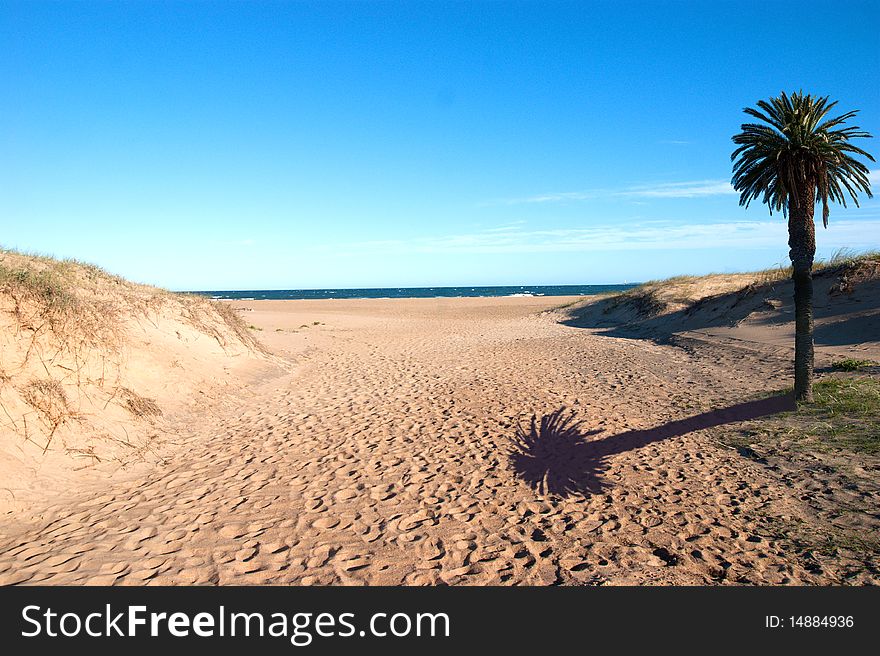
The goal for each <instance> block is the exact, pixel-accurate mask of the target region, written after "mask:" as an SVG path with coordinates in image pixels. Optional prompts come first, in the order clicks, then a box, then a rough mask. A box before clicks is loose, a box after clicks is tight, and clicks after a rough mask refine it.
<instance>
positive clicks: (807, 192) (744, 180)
mask: <svg viewBox="0 0 880 656" xmlns="http://www.w3.org/2000/svg"><path fill="white" fill-rule="evenodd" d="M836 105H837V101H829V98H828V96H812V95H810V94H804V93H803V92H802V91H798V92H794V93H792V94H790V95H789V94H786V93H785V92H782V93H780V94H779V96H777V97H775V98H770V99H768V100H759V101H758V102H756V103H755V107H746V108H744V109H743V112H744V113H745V114H747V115H748V116H750V117H752V118H754V119H757V120H758V121H760V122H759V123H743V124H742V126H741V127H740V130H741V132H740V133H739V134H736V135H734V136H733V138H732V140H733V143H734V144H736V146H737V148H736V149H735V150H734V151H733V153H732V154H731V155H730V159H731V161H732V162H733V178H732V180H731V182H732V184H733V188H734V189H735V190H736V191H738V192H739V193H740V196H739V203H740V205H743V206H745V207H748V206H749V204H750V203H751V202H752V201H753V200H756V199H758V198H760V199H761V202H762V203H764V204H766V205H767V207H768V209H769V210H770V213H771V214H772V213H773V211H774V210H775V211H780V210H781V211H782V212H783V213H784V214H787V211H788V210H789V209H795V208H798V209H800V208H801V203H802V202H809V199H813V200H814V201H815V202H816V203H821V204H822V223H823V225H825V226H826V227H827V226H828V216H829V207H828V206H829V203H838V204H841V205H843V206H844V207H846V203H847V198H849V199H851V200H852V201H853V202H854V203H855V205H856V206H858V202H859V201H858V194H859V193H860V192H861V193H864V194H865V195H867V196H868V197H869V198H871V197H872V194H871V185H870V180H869V174H870V171H869V170H868V167H867V166H865V164H863V163H862V162H860V161H859V160H857V159H856V158H855V157H856V156H858V157H864V158H866V159H868V160H870V161H872V162H873V161H874V158H873V157H872V156H871V155H870V154H869V153H868V152H866V151H865V150H863V149H862V148H859V147H858V146H856V145H854V144H852V143H851V140H853V139H864V138H870V137H871V135H870V134H868V133H867V132H865V131H863V130H862V129H861V128H859V127H858V126H846V127H844V124H845V123H846V122H847V121H848V120H850V119H852V118H853V117H855V116H856V115H857V114H858V110H853V111H849V112H845V113H843V114H840V115H839V116H836V117H833V118H827V117H828V115H829V113H830V111H831V110H832V109H833V108H834V107H835V106H836Z"/></svg>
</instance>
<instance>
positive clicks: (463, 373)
mask: <svg viewBox="0 0 880 656" xmlns="http://www.w3.org/2000/svg"><path fill="white" fill-rule="evenodd" d="M576 300H577V299H570V298H491V299H395V300H351V301H262V302H233V303H231V306H232V307H234V308H237V311H238V312H240V313H241V314H242V316H244V317H245V319H246V322H247V323H252V324H253V325H254V326H256V327H258V328H260V329H261V330H260V331H259V332H258V334H259V336H260V339H261V340H262V341H263V343H265V345H266V346H267V347H268V349H269V350H270V351H272V352H273V353H274V354H275V357H276V359H277V360H276V361H279V362H285V363H286V364H285V365H284V366H285V369H284V370H283V371H282V370H281V369H279V368H278V367H280V365H273V366H275V367H276V368H275V369H273V370H272V371H271V372H270V374H269V375H264V376H262V377H260V376H257V375H255V374H256V373H258V372H267V371H268V370H266V369H265V368H264V369H260V368H259V366H262V365H253V367H256V368H251V369H250V372H251V379H250V380H249V382H246V383H245V382H244V380H245V379H244V378H238V379H236V380H238V381H239V382H238V383H237V384H238V385H240V388H238V389H236V390H235V393H234V394H232V395H225V396H222V398H221V397H220V396H219V395H218V397H217V400H216V401H215V402H214V403H213V404H212V405H211V408H210V411H207V410H205V411H202V412H195V413H193V414H190V415H187V416H181V417H179V418H178V419H177V424H176V427H177V430H178V431H180V432H179V433H178V436H179V439H178V440H175V441H176V442H179V444H171V443H167V444H165V445H164V446H162V447H161V448H159V451H160V452H161V454H162V459H161V462H159V463H157V464H153V465H152V466H151V467H150V468H148V469H145V470H143V471H139V472H138V474H137V475H136V476H134V475H132V476H129V477H127V478H126V477H119V476H117V477H115V478H109V479H107V480H104V481H100V480H96V479H94V478H93V479H91V480H89V481H81V482H79V483H78V486H77V487H76V488H74V489H70V490H68V491H67V492H66V493H65V494H64V495H63V496H61V495H56V496H54V497H52V496H51V495H47V497H46V498H44V499H43V502H42V504H41V505H40V506H39V507H35V508H32V509H31V510H30V511H21V512H18V513H16V514H14V515H13V514H7V515H6V516H5V518H4V519H3V520H2V524H0V534H2V537H0V554H2V555H0V583H6V584H12V583H26V584H36V583H46V584H73V583H77V584H79V583H89V584H128V585H141V584H229V583H235V584H259V583H273V584H306V585H308V584H342V585H364V584H374V585H375V584H392V585H397V584H407V585H410V584H411V585H418V584H461V585H484V584H508V585H509V584H538V585H544V584H556V583H563V584H624V583H626V584H707V583H751V584H796V583H807V584H816V583H830V582H848V583H866V582H872V583H877V579H876V576H875V575H874V574H872V573H871V569H870V568H865V567H864V565H863V564H862V563H859V562H857V561H856V560H852V559H849V560H848V559H847V558H837V559H829V560H827V561H823V562H822V563H820V564H819V565H816V563H815V562H813V563H810V564H805V563H804V562H802V561H800V560H799V559H797V558H794V557H793V555H792V554H791V553H789V552H788V551H787V549H788V546H787V544H786V543H785V541H783V540H780V539H778V538H776V537H774V536H773V534H772V532H771V531H769V530H768V529H767V521H768V518H778V517H789V518H795V519H798V518H801V517H805V516H806V515H807V514H808V512H809V509H808V508H807V507H806V505H805V504H804V502H803V500H802V499H801V494H802V490H799V489H797V488H792V487H791V485H790V484H787V483H786V482H785V481H784V480H782V479H781V478H780V477H779V476H777V475H776V474H775V473H774V471H772V470H771V469H769V468H767V467H765V466H764V465H762V464H761V463H759V462H757V461H755V460H753V459H747V458H743V457H741V456H740V455H739V454H738V453H737V452H736V451H734V450H731V449H727V448H723V446H722V445H720V444H719V443H718V441H717V440H716V439H715V437H714V433H713V431H714V430H717V428H718V427H719V426H722V425H723V424H725V423H728V422H731V421H737V420H740V419H748V418H750V417H753V416H757V415H758V414H761V413H764V412H775V411H778V410H780V409H783V408H786V407H789V405H788V404H789V403H790V401H788V400H787V399H785V398H771V399H769V400H764V401H755V400H754V399H755V396H754V395H755V394H756V393H760V392H763V391H766V390H768V389H781V388H784V387H785V386H786V385H787V383H788V376H789V368H790V365H789V357H790V354H789V353H787V352H784V350H782V349H773V348H754V349H732V348H729V347H728V346H727V345H723V344H722V345H717V346H715V347H713V348H711V349H703V348H692V349H682V348H678V347H676V346H674V345H670V344H665V343H660V341H658V340H647V339H633V338H632V336H631V335H617V334H614V333H613V330H612V331H611V332H610V333H609V331H608V329H607V327H606V328H583V327H576V326H572V325H565V323H562V322H561V321H560V320H564V319H565V317H568V318H569V319H570V318H571V317H572V316H575V315H573V314H572V308H568V309H567V310H559V309H556V306H558V305H562V304H568V303H571V302H572V301H576ZM592 311H595V308H593V309H587V310H584V309H583V308H581V309H578V308H575V309H574V312H575V313H580V314H578V315H577V316H580V317H581V319H580V320H582V321H583V320H584V319H583V318H584V316H585V314H584V313H585V312H592ZM599 311H600V312H601V310H599ZM563 313H568V314H565V315H563ZM162 325H164V324H162ZM705 339H707V340H708V339H711V335H709V336H706V337H705ZM171 342H172V343H173V340H171ZM164 348H166V344H165V343H163V345H162V347H161V349H164ZM236 375H242V376H243V375H244V374H236ZM156 394H157V395H158V392H156ZM8 438H9V434H8V433H7V434H5V435H4V439H8ZM874 571H876V570H874Z"/></svg>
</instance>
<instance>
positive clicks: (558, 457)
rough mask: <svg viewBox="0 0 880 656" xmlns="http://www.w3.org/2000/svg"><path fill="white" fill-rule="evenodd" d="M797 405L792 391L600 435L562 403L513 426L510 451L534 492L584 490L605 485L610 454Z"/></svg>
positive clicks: (581, 492)
mask: <svg viewBox="0 0 880 656" xmlns="http://www.w3.org/2000/svg"><path fill="white" fill-rule="evenodd" d="M796 407H797V406H796V404H795V401H794V397H793V396H792V395H791V394H786V395H783V396H773V397H769V398H766V399H758V400H755V401H746V402H745V403H739V404H737V405H732V406H729V407H727V408H721V409H718V410H711V411H709V412H704V413H702V414H699V415H695V416H693V417H688V418H687V419H680V420H678V421H671V422H668V423H666V424H663V425H661V426H657V427H655V428H649V429H647V430H635V431H627V432H625V433H619V434H618V435H614V436H612V437H606V438H604V439H598V440H589V439H588V438H589V437H590V436H592V435H595V434H596V433H600V432H601V431H600V430H591V431H584V430H582V425H583V422H582V421H579V420H577V418H576V414H575V413H574V412H573V411H569V410H567V409H566V408H564V407H563V408H560V409H558V410H556V411H554V412H552V413H550V414H549V415H544V416H543V417H541V419H540V421H539V420H538V418H537V417H536V416H535V415H532V418H531V421H530V424H529V426H528V428H527V429H526V428H523V427H522V425H519V426H517V431H516V435H515V436H514V438H513V446H512V447H511V449H510V452H509V454H508V455H509V458H510V464H511V467H512V468H513V470H514V472H515V474H516V476H517V477H518V478H520V479H522V480H523V481H525V482H526V483H528V485H529V486H530V487H532V488H533V489H534V490H536V491H537V492H538V493H540V494H551V495H558V496H560V497H570V496H575V495H581V496H588V495H591V494H597V493H599V492H602V491H603V490H605V489H606V488H607V486H608V484H607V483H606V482H605V481H604V480H603V479H602V473H603V472H604V471H605V470H606V469H607V468H608V458H609V457H610V456H613V455H617V454H620V453H626V452H627V451H633V450H635V449H639V448H641V447H643V446H647V445H648V444H652V443H654V442H660V441H662V440H665V439H668V438H671V437H678V436H681V435H685V434H687V433H691V432H693V431H698V430H703V429H705V428H712V427H714V426H722V425H724V424H730V423H734V422H738V421H746V420H749V419H757V418H758V417H764V416H767V415H771V414H776V413H779V412H786V411H790V410H795V409H796Z"/></svg>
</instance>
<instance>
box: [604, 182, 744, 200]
mask: <svg viewBox="0 0 880 656" xmlns="http://www.w3.org/2000/svg"><path fill="white" fill-rule="evenodd" d="M735 193H737V192H736V191H735V190H734V189H733V186H732V185H731V184H730V183H729V182H727V181H726V180H701V181H699V182H670V183H668V184H661V185H655V186H651V187H641V188H639V187H633V188H632V189H629V190H627V191H622V192H620V193H619V194H618V195H621V196H640V197H643V198H697V197H699V196H720V195H726V194H735Z"/></svg>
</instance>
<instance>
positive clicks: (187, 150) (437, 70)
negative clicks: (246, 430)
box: [0, 0, 880, 290]
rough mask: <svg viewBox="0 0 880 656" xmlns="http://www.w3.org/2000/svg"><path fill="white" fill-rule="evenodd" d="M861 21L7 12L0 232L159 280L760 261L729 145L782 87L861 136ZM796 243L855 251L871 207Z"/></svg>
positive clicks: (777, 238)
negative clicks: (827, 99) (814, 99)
mask: <svg viewBox="0 0 880 656" xmlns="http://www.w3.org/2000/svg"><path fill="white" fill-rule="evenodd" d="M877 25H880V3H878V2H876V0H869V1H867V2H847V1H840V0H837V1H835V2H824V1H823V2H811V1H809V0H798V1H797V2H791V3H789V2H781V1H775V0H762V1H761V2H746V1H739V2H708V1H705V2H702V1H701V2H662V3H661V2H586V1H584V2H574V3H562V2H547V1H541V2H423V3H420V2H413V1H409V2H338V3H337V2H319V3H306V2H247V3H244V2H189V3H178V2H156V1H151V2H100V3H93V2H52V3H44V2H37V1H31V0H29V1H27V2H18V1H16V0H7V1H6V2H4V3H2V5H0V43H2V57H0V88H2V93H0V150H2V153H3V156H2V158H0V244H2V245H3V246H4V247H7V248H16V249H19V250H23V251H28V252H37V253H42V254H50V255H55V256H58V257H75V258H77V259H81V260H86V261H89V262H93V263H95V264H98V265H100V266H102V267H104V268H106V269H108V270H110V271H111V272H113V273H117V274H120V275H123V276H126V277H128V278H131V279H133V280H136V281H139V282H146V283H150V284H156V285H160V286H164V287H168V288H171V289H175V290H227V289H304V288H336V287H411V286H458V285H521V284H522V285H539V284H603V283H618V282H627V281H628V282H634V281H643V280H647V279H655V278H661V277H666V276H671V275H677V274H702V273H708V272H712V271H719V272H728V271H741V270H749V269H756V268H765V267H768V266H773V265H777V264H783V263H785V262H786V261H787V245H786V241H787V237H786V226H785V221H784V219H783V217H782V216H781V215H778V214H773V215H772V216H771V215H770V214H769V212H768V211H767V208H766V206H763V205H761V204H760V203H753V204H752V205H751V206H750V207H749V208H748V209H745V208H742V207H740V206H739V205H738V196H737V194H736V193H735V192H733V190H732V189H731V187H730V184H729V181H730V177H731V162H730V153H731V152H732V150H733V144H732V142H731V140H730V139H731V136H732V135H733V134H735V133H736V132H738V131H739V127H740V124H741V123H743V122H745V120H746V119H747V117H746V116H745V115H744V114H743V113H742V109H743V108H744V107H746V106H751V105H754V103H755V102H756V101H757V100H759V99H763V98H769V97H771V96H775V95H778V93H779V92H780V91H783V90H785V91H794V90H798V89H803V90H804V91H806V92H810V93H814V94H819V95H830V96H831V97H832V99H836V100H839V101H840V105H839V106H838V108H839V109H840V110H841V111H848V110H850V109H859V110H860V113H859V114H858V116H857V120H855V121H854V122H855V124H857V125H860V126H861V127H862V128H864V129H866V130H867V131H869V132H871V133H872V134H875V135H878V137H880V30H877ZM862 142H863V143H861V144H860V145H861V146H862V147H865V148H866V149H867V150H868V151H869V152H872V153H874V155H875V157H878V158H880V139H877V138H875V139H871V140H862ZM870 166H871V168H872V181H873V188H874V190H875V192H876V191H880V165H878V164H870ZM817 242H818V254H819V256H821V257H828V256H830V255H831V254H832V253H833V252H835V251H837V250H838V249H841V248H847V249H851V250H854V251H863V250H869V249H878V248H880V200H878V199H873V200H867V199H865V200H864V201H863V202H862V203H861V208H855V207H852V206H850V207H849V208H847V209H844V208H842V207H838V206H833V207H832V211H831V220H830V225H829V228H828V229H827V230H823V229H822V228H821V224H820V226H819V227H818V229H817Z"/></svg>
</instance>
